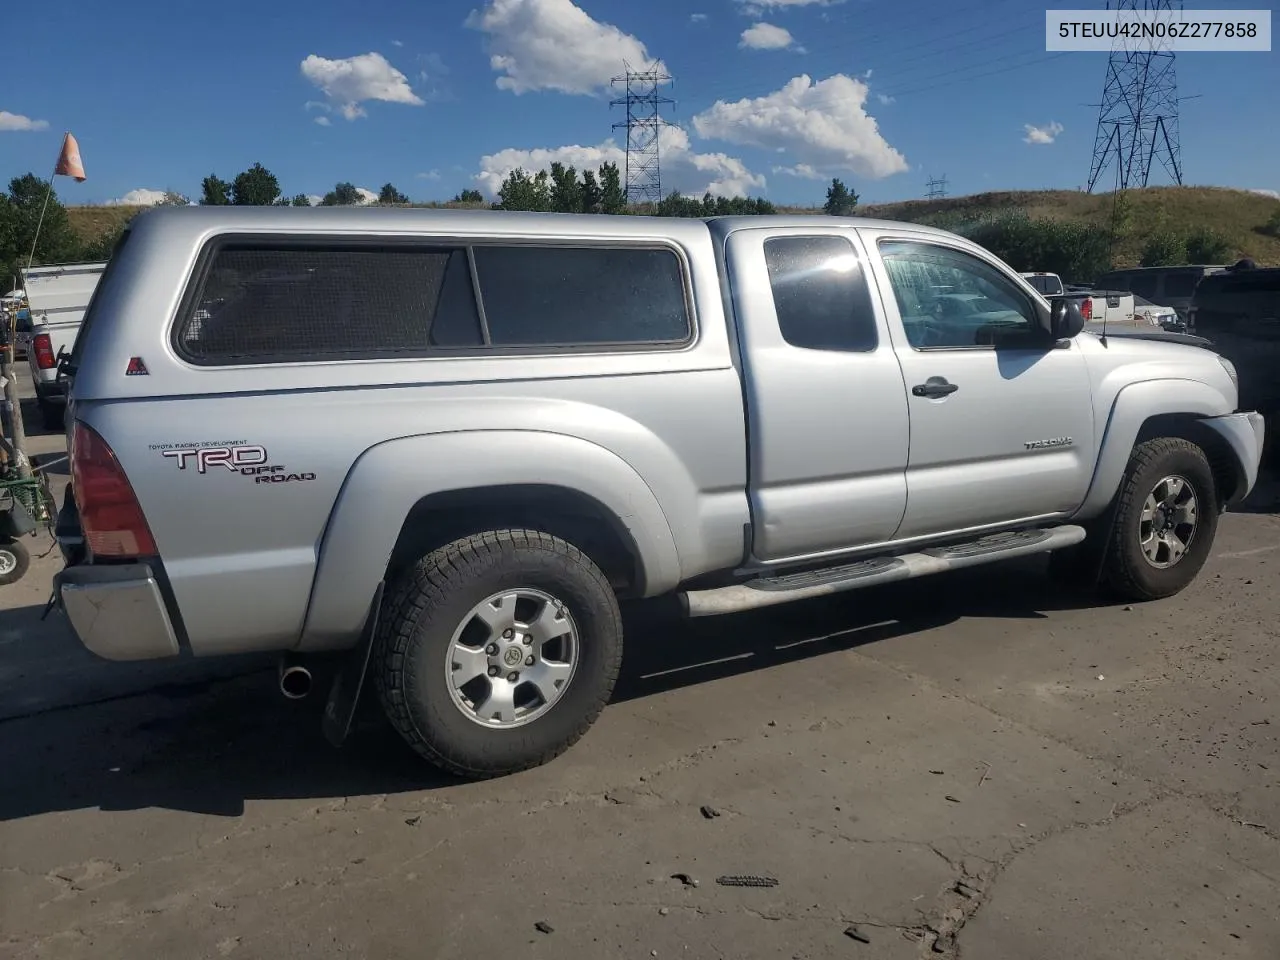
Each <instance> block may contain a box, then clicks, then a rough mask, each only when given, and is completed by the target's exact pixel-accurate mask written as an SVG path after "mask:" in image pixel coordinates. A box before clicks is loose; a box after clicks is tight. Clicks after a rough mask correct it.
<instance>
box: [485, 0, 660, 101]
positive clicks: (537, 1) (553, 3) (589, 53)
mask: <svg viewBox="0 0 1280 960" xmlns="http://www.w3.org/2000/svg"><path fill="white" fill-rule="evenodd" d="M466 25H467V26H468V27H471V28H473V29H476V30H480V31H482V32H483V33H485V34H486V35H487V36H488V38H489V66H490V67H492V68H493V70H494V71H496V72H497V73H500V74H502V76H500V77H498V80H497V86H498V89H500V90H510V91H511V92H512V93H515V94H521V93H528V92H529V91H533V90H555V91H557V92H559V93H570V94H594V93H597V92H598V91H600V90H603V89H606V88H608V86H609V81H610V80H611V79H612V78H613V77H616V76H617V75H618V74H620V73H622V70H623V62H624V61H626V62H627V63H630V64H631V65H632V66H633V67H639V66H640V65H642V64H647V63H649V52H648V51H647V50H646V49H645V45H644V44H643V43H641V42H640V41H639V40H638V39H636V38H635V37H633V36H631V35H630V34H628V33H623V32H622V31H621V30H619V29H618V28H617V27H615V26H613V25H612V24H609V23H600V22H599V21H597V20H593V19H592V18H591V17H590V16H588V15H587V13H586V11H584V10H583V9H582V8H581V7H579V6H577V5H576V4H574V3H573V2H572V0H489V4H488V6H486V7H485V8H484V10H482V11H481V10H476V11H472V13H471V16H469V17H468V18H467V21H466Z"/></svg>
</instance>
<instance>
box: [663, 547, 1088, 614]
mask: <svg viewBox="0 0 1280 960" xmlns="http://www.w3.org/2000/svg"><path fill="white" fill-rule="evenodd" d="M1084 537H1085V531H1084V527H1075V526H1063V527H1052V528H1048V529H1041V530H1016V531H1013V532H1010V533H996V534H992V535H991V536H987V537H982V538H981V539H978V540H970V541H968V542H967V543H957V544H952V545H951V546H946V547H930V548H928V549H925V550H921V551H920V552H919V553H904V554H901V555H899V556H896V557H873V558H871V559H869V560H858V561H855V562H853V563H846V564H842V565H841V566H838V567H825V568H823V569H820V570H806V571H803V572H801V573H792V574H784V575H782V576H777V577H760V578H757V579H755V580H748V581H747V582H746V583H738V584H734V585H732V586H728V587H718V588H716V589H713V590H689V591H686V592H684V593H681V594H680V600H681V604H682V605H683V607H684V610H685V613H686V614H687V615H688V616H690V617H713V616H717V615H719V614H724V613H739V612H741V611H743V610H754V609H756V608H757V607H771V606H774V605H775V604H779V603H790V602H791V601H793V600H807V599H809V598H811V597H825V596H828V595H830V594H833V593H843V592H844V591H846V590H859V589H861V588H863V587H871V586H875V585H876V584H878V583H892V582H894V581H896V580H912V579H914V578H916V577H923V576H926V575H927V574H930V573H944V572H946V571H947V570H960V569H963V568H964V567H974V566H977V565H979V564H983V563H993V562H995V561H996V560H1007V559H1010V558H1011V557H1021V556H1026V555H1028V554H1032V553H1044V552H1046V551H1050V550H1061V549H1062V548H1063V547H1070V546H1072V545H1074V544H1077V543H1080V542H1081V541H1082V540H1084Z"/></svg>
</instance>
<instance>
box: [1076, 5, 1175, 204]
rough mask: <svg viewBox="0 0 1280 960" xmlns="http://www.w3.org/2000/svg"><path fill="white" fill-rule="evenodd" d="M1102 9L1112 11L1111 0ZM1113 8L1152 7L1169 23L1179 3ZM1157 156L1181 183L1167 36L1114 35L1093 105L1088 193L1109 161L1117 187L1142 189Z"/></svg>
mask: <svg viewBox="0 0 1280 960" xmlns="http://www.w3.org/2000/svg"><path fill="white" fill-rule="evenodd" d="M1107 9H1108V10H1110V9H1113V7H1112V5H1111V4H1110V3H1108V4H1107ZM1114 9H1115V10H1116V11H1118V12H1125V11H1144V10H1145V11H1154V12H1157V13H1162V14H1165V16H1157V17H1156V18H1155V19H1156V20H1157V21H1158V22H1164V21H1169V22H1172V21H1173V20H1174V19H1175V18H1174V14H1175V13H1179V14H1180V13H1181V12H1182V4H1181V3H1175V2H1173V0H1116V4H1115V7H1114ZM1156 160H1159V161H1160V164H1161V166H1163V167H1164V169H1165V172H1166V173H1168V174H1169V176H1170V178H1172V180H1173V182H1174V183H1176V184H1178V185H1179V186H1181V184H1182V158H1181V148H1180V146H1179V142H1178V84H1177V77H1176V75H1175V73H1174V53H1173V49H1172V46H1171V41H1170V40H1169V39H1168V38H1134V39H1128V38H1125V37H1119V38H1117V39H1116V41H1115V43H1113V44H1112V47H1111V57H1110V59H1109V60H1108V61H1107V79H1106V83H1105V84H1104V86H1103V89H1102V103H1101V104H1100V105H1099V109H1098V132H1097V134H1096V135H1095V136H1094V141H1093V164H1092V165H1091V167H1090V169H1089V187H1088V191H1089V193H1093V188H1094V187H1095V186H1097V184H1098V182H1099V180H1100V179H1101V177H1102V175H1103V173H1105V172H1106V171H1107V169H1108V168H1109V167H1110V166H1111V165H1112V164H1113V163H1114V164H1115V168H1116V189H1117V190H1127V189H1129V188H1130V187H1145V186H1146V185H1147V181H1148V180H1149V179H1150V177H1151V167H1152V164H1153V163H1154V162H1155V161H1156Z"/></svg>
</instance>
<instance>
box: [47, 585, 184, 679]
mask: <svg viewBox="0 0 1280 960" xmlns="http://www.w3.org/2000/svg"><path fill="white" fill-rule="evenodd" d="M53 588H54V590H55V591H56V593H57V595H58V599H59V600H60V601H61V605H62V609H63V611H64V612H65V613H66V615H67V619H68V620H70V621H71V628H72V629H73V630H74V631H75V634H76V637H77V638H79V640H80V642H81V643H82V644H84V646H85V648H86V649H88V650H89V651H90V652H91V653H94V654H97V655H98V656H99V657H102V658H103V659H106V660H157V659H161V658H163V657H176V656H177V655H178V638H177V634H176V633H175V632H174V629H173V623H172V622H171V621H170V619H169V611H168V610H167V609H166V607H165V603H164V597H163V595H162V594H161V593H160V584H159V582H158V581H157V580H156V576H155V573H154V571H152V569H151V567H150V566H148V565H147V564H145V563H128V564H120V565H118V566H117V565H114V564H113V565H110V566H94V565H90V564H82V565H77V566H71V567H67V568H66V569H64V570H63V571H62V572H61V573H59V574H58V575H57V576H55V577H54V580H53Z"/></svg>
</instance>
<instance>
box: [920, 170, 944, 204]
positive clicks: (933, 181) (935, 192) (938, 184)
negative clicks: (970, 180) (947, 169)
mask: <svg viewBox="0 0 1280 960" xmlns="http://www.w3.org/2000/svg"><path fill="white" fill-rule="evenodd" d="M928 187H929V192H928V193H926V194H925V199H926V200H942V199H945V198H946V196H947V175H946V174H945V173H944V174H943V175H942V176H941V177H930V178H929V182H928Z"/></svg>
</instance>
